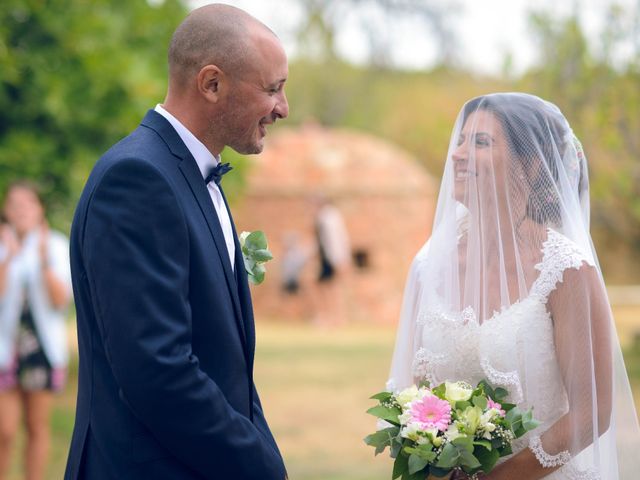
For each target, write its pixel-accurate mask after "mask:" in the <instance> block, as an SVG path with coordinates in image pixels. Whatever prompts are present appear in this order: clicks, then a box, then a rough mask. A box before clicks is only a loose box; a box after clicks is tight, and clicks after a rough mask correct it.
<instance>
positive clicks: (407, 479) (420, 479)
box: [402, 470, 429, 480]
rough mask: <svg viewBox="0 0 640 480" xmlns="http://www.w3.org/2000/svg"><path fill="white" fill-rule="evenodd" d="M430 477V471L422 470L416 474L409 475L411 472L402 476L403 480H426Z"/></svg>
mask: <svg viewBox="0 0 640 480" xmlns="http://www.w3.org/2000/svg"><path fill="white" fill-rule="evenodd" d="M427 475H429V470H426V471H425V470H420V471H418V472H416V473H409V470H407V471H406V472H404V473H403V474H402V480H424V479H425V477H426V476H427Z"/></svg>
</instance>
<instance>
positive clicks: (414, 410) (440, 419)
mask: <svg viewBox="0 0 640 480" xmlns="http://www.w3.org/2000/svg"><path fill="white" fill-rule="evenodd" d="M411 420H412V421H413V422H416V423H418V424H420V426H421V428H423V429H425V430H426V429H429V428H437V429H438V430H440V431H441V432H444V431H445V430H446V429H447V428H448V426H449V422H450V421H451V405H450V404H449V402H447V401H446V400H440V399H439V398H438V397H436V396H435V395H427V396H425V397H424V398H423V399H422V400H416V401H415V402H413V403H412V404H411Z"/></svg>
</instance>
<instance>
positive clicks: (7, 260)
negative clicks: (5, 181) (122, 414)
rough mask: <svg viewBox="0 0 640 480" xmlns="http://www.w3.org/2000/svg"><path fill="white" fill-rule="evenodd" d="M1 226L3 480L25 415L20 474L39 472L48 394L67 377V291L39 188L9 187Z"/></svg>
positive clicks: (59, 241) (62, 259)
mask: <svg viewBox="0 0 640 480" xmlns="http://www.w3.org/2000/svg"><path fill="white" fill-rule="evenodd" d="M3 213H4V217H5V220H6V223H5V224H1V225H0V480H2V479H4V478H5V477H6V476H7V473H8V469H9V464H10V459H11V448H12V445H13V443H14V440H15V438H16V434H17V432H18V428H19V424H20V420H21V417H22V416H23V415H22V414H24V423H25V426H26V433H27V436H26V446H25V458H24V460H25V476H24V478H26V479H27V480H40V479H42V478H44V472H45V468H46V462H47V455H48V451H49V446H50V426H49V419H50V414H51V406H52V399H53V393H54V392H58V391H60V390H62V388H63V387H64V384H65V379H66V367H67V358H68V353H67V336H66V327H65V313H66V309H67V306H68V305H69V302H70V300H71V298H72V290H71V275H70V271H69V253H68V252H69V247H68V240H67V238H66V237H65V236H64V235H62V234H61V233H58V232H54V231H50V230H49V228H48V225H47V222H46V220H45V209H44V205H43V203H42V201H41V198H40V196H39V194H38V190H37V188H36V187H35V186H34V185H32V184H30V183H29V182H26V181H18V182H14V183H12V184H11V185H10V186H9V188H8V189H7V193H6V197H5V201H4V208H3Z"/></svg>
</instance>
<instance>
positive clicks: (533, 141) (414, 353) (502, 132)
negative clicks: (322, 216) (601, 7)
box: [389, 93, 640, 480]
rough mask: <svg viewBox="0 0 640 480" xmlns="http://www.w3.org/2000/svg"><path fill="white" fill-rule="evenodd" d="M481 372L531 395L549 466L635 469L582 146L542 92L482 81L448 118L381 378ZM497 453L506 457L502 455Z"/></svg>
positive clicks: (541, 454) (535, 442) (522, 395)
mask: <svg viewBox="0 0 640 480" xmlns="http://www.w3.org/2000/svg"><path fill="white" fill-rule="evenodd" d="M424 379H426V380H429V381H431V382H437V383H439V382H442V381H444V380H452V381H454V380H466V381H468V382H469V383H472V384H476V383H477V382H478V381H479V380H481V379H487V380H489V382H490V383H492V384H494V385H498V386H503V387H504V388H506V389H507V390H509V392H510V400H511V401H512V402H513V403H518V404H520V405H521V406H523V407H525V408H530V407H533V408H534V416H535V417H536V418H538V420H540V421H541V426H540V427H539V428H538V429H536V430H535V431H533V432H531V434H528V435H527V436H526V437H523V438H522V439H519V440H518V441H519V442H520V444H519V445H515V447H516V448H514V451H516V452H517V451H518V450H522V449H524V448H530V449H531V451H532V452H533V453H534V454H535V456H536V458H537V459H538V460H539V462H540V463H541V464H542V465H543V466H544V467H548V468H549V477H548V478H557V479H574V478H584V479H596V478H597V479H603V480H611V479H618V478H624V479H631V478H640V449H639V448H640V430H639V429H638V422H637V417H636V411H635V408H634V404H633V399H632V396H631V391H630V387H629V382H628V378H627V375H626V372H625V368H624V364H623V360H622V355H621V351H620V345H619V342H618V339H617V336H616V331H615V327H614V323H613V317H612V314H611V309H610V306H609V302H608V298H607V293H606V290H605V288H604V282H603V279H602V274H601V271H600V268H599V265H598V260H597V257H596V253H595V251H594V248H593V244H592V242H591V237H590V234H589V184H588V174H587V162H586V157H585V154H584V152H583V150H582V146H581V144H580V142H579V141H578V139H577V138H576V137H575V135H574V133H573V131H572V130H571V127H570V126H569V124H568V122H567V120H566V119H565V118H564V116H563V115H562V113H561V112H560V110H559V109H558V108H557V107H556V106H555V105H553V104H551V103H549V102H546V101H544V100H541V99H540V98H537V97H534V96H532V95H525V94H519V93H506V94H493V95H487V96H483V97H478V98H475V99H473V100H471V101H469V102H468V103H467V104H465V106H464V107H463V109H462V111H461V112H460V114H459V116H458V119H457V121H456V124H455V127H454V129H453V135H452V137H451V142H450V145H449V151H448V155H447V160H446V165H445V170H444V175H443V179H442V185H441V188H440V193H439V197H438V204H437V209H436V215H435V219H434V225H433V234H432V237H431V239H430V240H429V241H428V242H427V244H425V246H424V247H423V248H422V249H421V250H420V252H419V253H418V255H417V256H416V258H415V260H414V262H413V264H412V267H411V271H410V274H409V279H408V282H407V287H406V291H405V298H404V304H403V310H402V316H401V320H400V326H399V331H398V337H397V340H396V349H395V353H394V357H393V362H392V368H391V377H390V382H389V388H391V389H400V388H403V387H406V386H408V385H410V384H412V383H416V382H418V381H420V380H424ZM507 461H508V460H507Z"/></svg>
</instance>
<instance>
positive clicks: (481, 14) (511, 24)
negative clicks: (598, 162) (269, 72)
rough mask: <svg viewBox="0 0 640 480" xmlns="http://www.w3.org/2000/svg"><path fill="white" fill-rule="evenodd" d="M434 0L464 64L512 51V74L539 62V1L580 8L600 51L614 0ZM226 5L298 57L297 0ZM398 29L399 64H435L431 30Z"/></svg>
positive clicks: (343, 46)
mask: <svg viewBox="0 0 640 480" xmlns="http://www.w3.org/2000/svg"><path fill="white" fill-rule="evenodd" d="M425 1H427V0H425ZM429 1H432V2H434V3H436V4H438V5H441V6H443V7H444V8H446V9H447V11H448V14H449V18H450V21H451V28H452V29H453V31H454V33H455V38H456V39H457V42H458V44H459V48H458V50H457V51H458V54H459V58H460V61H461V63H462V65H463V66H464V67H467V68H469V69H471V70H474V71H476V72H479V73H484V74H494V75H499V74H500V73H501V72H502V67H503V65H504V58H505V56H506V55H507V54H509V55H510V56H511V61H512V73H516V74H517V73H521V72H522V71H524V70H526V69H527V68H528V67H530V66H531V65H532V64H534V63H535V61H536V57H535V52H536V48H535V43H534V42H535V37H534V36H533V34H532V32H531V29H530V27H529V24H528V21H527V14H528V12H529V11H530V9H531V5H532V4H534V3H535V5H536V8H539V9H542V10H544V11H546V12H550V13H552V14H553V15H554V16H558V17H563V16H567V15H568V14H570V13H571V12H572V11H578V12H579V17H580V21H581V24H582V26H583V30H584V31H585V32H586V33H587V37H588V38H589V39H590V41H591V43H592V45H593V47H594V49H596V50H597V48H598V46H599V41H598V40H599V34H600V32H601V30H602V27H603V24H604V18H605V16H606V11H607V6H608V5H609V4H610V3H611V1H609V0H538V1H537V2H532V1H531V0H429ZM206 3H210V2H207V1H203V0H191V1H190V2H189V4H190V5H191V6H192V7H194V8H195V7H197V6H200V5H204V4H206ZM221 3H227V4H230V5H234V6H236V7H239V8H242V9H244V10H246V11H247V12H249V13H250V14H252V15H253V16H255V17H256V18H258V19H259V20H261V21H262V22H264V23H265V24H267V25H268V26H269V27H271V28H272V29H273V30H274V31H275V32H276V33H277V34H278V35H279V36H280V38H281V39H282V40H283V43H284V46H285V49H286V51H287V53H288V54H289V55H291V56H295V54H296V42H295V39H294V38H293V35H292V34H291V32H293V31H294V29H295V26H296V25H297V23H298V22H299V21H300V20H299V19H300V18H301V11H300V9H299V7H298V3H297V2H296V0H228V1H225V0H222V2H221ZM616 3H617V4H618V5H622V6H625V7H627V8H629V11H630V12H631V15H629V17H628V18H627V19H626V21H628V22H632V21H633V19H634V18H635V19H636V22H637V19H638V18H639V17H640V0H616ZM360 8H366V7H360ZM360 17H361V16H360ZM361 20H362V19H361V18H359V15H358V11H357V10H355V8H354V11H353V12H349V14H347V15H346V16H345V18H344V19H343V25H344V27H343V28H342V29H341V30H340V32H339V35H338V37H337V40H336V42H337V49H338V52H339V54H340V55H341V56H342V57H344V58H346V59H347V60H349V61H351V62H354V63H362V62H364V61H365V60H366V59H367V55H368V43H367V39H366V36H365V35H364V34H363V31H362V29H361V28H360V23H361ZM381 21H382V22H384V21H385V20H384V19H382V20H381ZM638 23H640V22H638ZM395 27H396V28H392V29H390V30H389V31H392V32H393V37H392V38H390V42H391V45H392V48H391V58H392V61H393V64H394V65H395V66H398V67H400V68H407V69H427V68H429V67H430V66H432V65H433V64H434V62H435V60H436V59H437V56H438V52H437V51H436V45H435V42H434V41H433V38H432V37H431V36H430V34H429V32H428V31H427V30H426V29H425V28H424V27H423V26H422V25H420V24H418V23H416V22H411V20H408V21H405V22H403V23H402V24H399V25H397V26H395ZM381 30H382V29H381ZM637 36H640V33H639V34H638V35H637ZM638 42H640V39H639V40H638ZM632 47H633V46H632V45H630V44H629V45H625V46H623V47H622V48H621V49H620V50H619V51H618V52H617V58H618V60H619V61H622V62H624V60H625V59H627V58H629V56H630V54H631V51H632Z"/></svg>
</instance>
